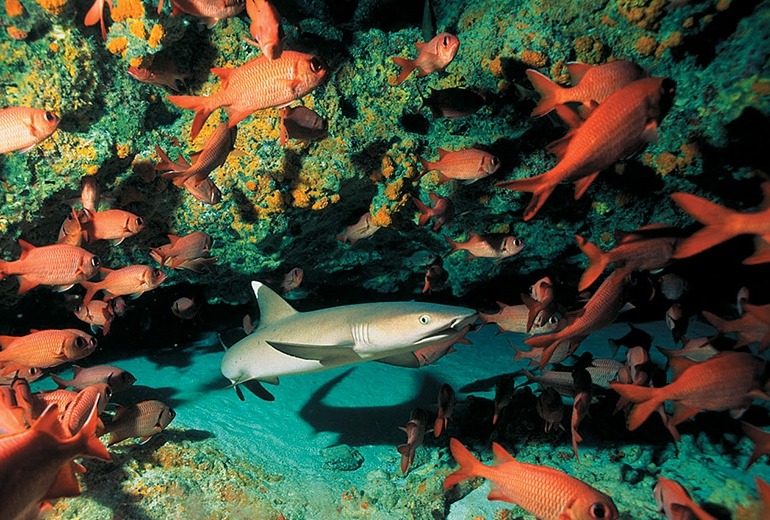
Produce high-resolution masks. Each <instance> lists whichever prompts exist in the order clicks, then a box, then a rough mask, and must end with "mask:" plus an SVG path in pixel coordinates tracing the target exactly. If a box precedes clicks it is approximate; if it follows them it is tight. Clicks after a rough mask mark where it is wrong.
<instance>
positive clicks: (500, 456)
mask: <svg viewBox="0 0 770 520" xmlns="http://www.w3.org/2000/svg"><path fill="white" fill-rule="evenodd" d="M492 454H493V455H494V456H495V465H499V464H505V463H506V462H516V459H514V458H513V456H512V455H511V454H510V453H508V452H507V451H505V448H503V447H502V446H500V445H499V444H497V443H496V442H493V443H492Z"/></svg>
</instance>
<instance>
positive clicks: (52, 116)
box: [43, 111, 58, 123]
mask: <svg viewBox="0 0 770 520" xmlns="http://www.w3.org/2000/svg"><path fill="white" fill-rule="evenodd" d="M43 117H45V120H46V121H48V122H49V123H53V122H54V121H56V120H57V119H58V118H57V117H56V114H54V113H53V112H49V111H46V113H45V114H44V115H43Z"/></svg>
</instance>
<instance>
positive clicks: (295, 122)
mask: <svg viewBox="0 0 770 520" xmlns="http://www.w3.org/2000/svg"><path fill="white" fill-rule="evenodd" d="M328 133H329V131H328V129H327V124H326V120H325V119H324V118H322V117H321V116H320V115H318V113H316V112H315V111H314V110H310V109H309V108H307V107H303V106H298V107H294V108H289V107H284V108H282V109H281V136H280V140H281V146H285V145H286V141H288V140H289V139H297V140H299V141H318V140H320V139H323V138H324V137H326V134H328Z"/></svg>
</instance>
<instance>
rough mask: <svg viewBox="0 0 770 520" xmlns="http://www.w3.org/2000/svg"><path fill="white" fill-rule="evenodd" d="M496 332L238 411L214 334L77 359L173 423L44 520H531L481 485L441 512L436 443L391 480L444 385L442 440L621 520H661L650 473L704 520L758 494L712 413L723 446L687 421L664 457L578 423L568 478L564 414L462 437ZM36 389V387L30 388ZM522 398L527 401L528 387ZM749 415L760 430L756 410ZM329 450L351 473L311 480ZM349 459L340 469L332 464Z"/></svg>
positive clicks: (446, 466) (594, 344)
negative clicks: (577, 484)
mask: <svg viewBox="0 0 770 520" xmlns="http://www.w3.org/2000/svg"><path fill="white" fill-rule="evenodd" d="M638 325H639V326H640V327H641V328H642V329H644V330H646V331H648V332H650V333H652V334H653V335H654V336H655V341H654V343H653V344H654V345H660V346H662V347H666V348H670V347H672V346H673V342H672V340H671V335H670V333H669V331H668V329H666V328H665V324H664V323H662V322H660V323H642V324H638ZM496 330H497V327H496V326H486V327H484V328H483V329H481V330H480V331H474V332H471V333H470V334H469V335H468V338H469V339H470V340H471V341H472V342H473V344H472V345H458V346H457V352H455V353H453V354H451V355H448V356H446V357H444V358H442V359H440V360H439V361H438V362H437V363H436V364H434V365H432V366H428V367H424V368H422V369H419V370H413V369H405V368H399V367H393V366H389V365H385V364H381V363H376V362H368V363H363V364H359V365H357V366H355V367H353V368H342V369H333V370H328V371H325V372H319V373H314V374H305V375H299V376H291V377H285V378H282V380H281V382H280V385H279V386H277V387H274V386H270V385H267V388H268V389H269V390H270V391H272V392H273V393H274V395H275V401H274V402H266V401H262V400H259V399H258V398H256V397H255V396H253V395H251V394H249V393H246V402H241V401H240V400H238V398H237V397H236V394H235V392H234V391H233V390H226V389H224V387H225V386H226V384H227V381H226V380H224V379H223V377H222V376H221V374H220V372H219V362H220V359H221V357H222V348H221V346H220V345H219V342H218V339H217V336H216V335H215V334H211V335H209V336H205V337H202V338H200V340H199V341H197V342H195V343H192V344H189V345H186V346H173V347H172V346H169V348H168V349H164V350H161V351H157V352H155V353H153V354H152V355H149V356H139V357H131V358H120V356H114V357H111V358H107V356H106V355H104V354H102V355H101V359H89V360H87V361H89V364H96V363H98V362H105V361H109V362H111V363H113V364H116V365H119V366H120V367H122V368H124V369H126V370H129V371H130V372H132V373H133V374H134V375H135V376H136V378H137V383H136V386H135V388H134V389H132V390H130V391H129V392H128V393H124V394H119V395H116V396H115V398H114V399H113V401H115V402H122V403H127V404H128V403H131V402H135V401H138V400H140V399H144V398H153V397H154V398H160V399H162V400H165V401H166V402H168V403H169V404H171V405H173V407H174V409H175V410H176V413H177V416H176V419H175V420H174V422H173V423H172V424H171V426H170V427H169V429H168V430H167V431H166V432H164V433H163V434H161V435H160V436H158V437H156V438H154V439H152V440H151V441H150V442H149V443H147V444H146V445H143V446H140V445H138V444H135V442H134V441H131V440H130V441H126V442H124V443H121V444H119V445H116V446H113V447H112V448H111V452H112V454H113V457H114V459H115V460H114V462H113V463H112V464H105V463H102V462H98V461H87V463H86V465H87V467H88V468H89V472H88V473H87V474H86V476H85V479H84V483H85V486H84V487H85V488H86V489H85V490H84V493H83V495H82V496H81V497H79V498H74V499H65V500H62V501H60V502H59V503H58V504H57V506H56V509H55V512H54V514H53V516H52V517H51V518H53V519H59V518H81V519H101V518H104V519H109V518H115V519H134V518H137V519H154V518H185V519H197V518H255V519H261V518H265V519H269V518H282V517H281V516H280V515H283V517H284V518H287V519H301V518H308V519H311V518H312V519H316V518H317V519H324V518H342V517H347V518H383V519H389V518H429V519H434V518H443V517H444V514H447V516H446V518H449V519H452V520H466V519H468V520H470V519H476V518H484V519H490V520H491V519H505V518H532V517H531V516H529V515H527V514H526V513H524V512H523V510H521V509H520V508H517V507H514V506H512V505H511V504H508V503H505V502H490V501H488V500H487V499H486V495H487V493H488V492H489V483H487V482H484V483H483V484H482V485H481V486H480V487H478V488H477V489H473V488H474V487H475V486H476V485H477V484H479V483H481V481H480V480H475V481H470V485H466V486H464V487H463V488H462V489H461V491H459V492H457V491H455V492H454V493H451V494H449V495H447V496H448V497H450V500H456V501H454V502H452V503H451V505H449V506H448V507H447V508H446V509H445V508H444V505H443V499H442V496H443V495H442V491H441V483H442V482H443V478H444V476H445V475H446V474H447V473H448V472H449V471H450V468H452V467H454V461H453V460H452V459H451V456H450V454H449V452H448V449H447V445H448V436H447V435H446V434H444V435H442V437H441V438H440V439H433V436H432V435H430V436H429V438H428V437H426V439H427V441H426V444H427V447H426V448H420V450H418V454H417V460H416V462H415V465H414V466H413V467H412V468H411V469H410V471H409V474H408V475H407V477H404V476H402V475H401V472H400V469H399V461H400V456H399V454H398V453H397V452H396V446H397V445H398V444H400V443H402V442H405V437H406V436H405V434H404V433H403V432H402V431H400V430H399V429H398V427H399V426H401V425H403V424H405V423H406V422H407V421H408V419H409V414H410V411H411V410H412V409H413V408H415V407H418V406H419V407H423V408H425V409H427V410H429V411H430V412H431V413H434V412H435V410H436V405H435V402H436V396H437V394H438V389H439V387H440V385H441V384H442V383H444V382H446V383H449V384H450V385H452V386H453V388H454V389H455V390H456V391H457V393H458V405H457V407H456V411H455V415H456V416H457V417H459V419H458V421H456V422H455V423H453V424H450V426H449V434H450V435H454V436H457V437H458V438H460V440H462V441H463V442H464V444H466V445H469V446H470V447H471V449H472V450H473V451H474V452H475V453H477V454H480V455H481V456H482V460H484V461H485V462H487V463H490V462H491V461H490V459H491V454H490V451H491V450H490V448H489V447H490V439H496V440H498V441H500V442H501V443H502V444H503V445H504V446H506V448H508V449H509V451H511V452H512V454H513V455H514V456H516V457H518V458H519V459H520V460H522V461H525V462H536V463H542V464H546V465H550V466H555V467H558V468H559V469H561V470H563V471H566V472H568V473H569V474H571V475H574V476H577V477H579V478H581V479H583V480H585V481H587V482H589V483H591V484H592V485H594V486H595V487H597V488H599V489H601V490H602V491H604V492H606V493H608V494H610V495H611V496H612V497H613V498H614V501H615V503H616V504H617V506H618V508H619V510H620V512H621V518H623V519H646V518H661V516H660V515H658V514H657V513H656V512H655V511H654V501H653V497H652V485H653V483H654V482H655V478H656V476H657V474H659V473H662V474H663V475H664V476H667V477H669V478H673V479H675V480H679V481H680V482H682V483H683V484H685V486H686V487H687V489H689V490H690V492H691V493H692V494H693V496H694V498H695V499H696V500H697V501H699V502H700V503H704V502H707V503H709V504H711V505H721V506H724V507H725V508H726V509H722V510H720V508H719V507H718V506H717V507H716V508H714V509H712V512H716V513H717V514H718V515H720V514H721V516H719V517H720V518H730V516H726V515H725V513H727V511H728V510H729V511H730V512H731V513H732V518H751V517H750V516H747V510H746V508H749V510H750V508H751V507H752V505H753V501H754V500H755V498H756V491H755V488H754V481H753V477H754V476H755V475H759V476H761V477H762V478H764V479H765V480H770V466H768V462H767V460H766V458H763V459H762V460H760V461H759V462H757V463H756V464H755V465H754V466H753V467H752V468H751V469H750V470H749V471H748V472H746V473H745V472H744V471H743V466H744V465H745V463H746V460H747V457H748V453H749V451H750V449H751V446H752V445H751V443H750V441H749V440H748V439H746V438H743V436H742V435H741V434H740V433H739V432H740V429H739V427H738V426H737V425H738V424H739V423H737V421H734V420H733V419H731V418H729V416H728V415H727V413H723V414H707V416H712V418H713V419H714V420H715V422H716V423H717V424H724V425H725V428H724V429H725V431H726V433H723V434H722V435H720V434H719V433H717V434H716V435H715V434H714V432H713V431H711V432H709V433H708V434H706V433H699V432H698V430H697V429H695V428H696V427H697V426H698V424H700V423H699V422H696V423H693V424H692V425H690V426H686V425H682V426H681V427H680V431H682V432H683V434H684V435H683V440H682V441H681V442H680V443H679V445H678V446H676V447H675V445H674V443H673V441H672V440H671V439H670V437H669V438H666V435H667V434H666V433H665V430H663V429H662V427H659V425H658V424H653V425H651V427H650V430H652V431H653V433H654V434H657V433H659V434H660V437H659V441H658V442H649V441H648V440H643V441H640V442H636V441H633V440H631V439H629V438H625V439H624V438H622V432H620V433H621V435H615V436H614V437H612V438H611V439H609V440H605V439H602V438H601V437H602V436H603V434H602V432H603V431H605V426H604V425H602V424H596V423H595V422H596V421H598V420H603V421H607V419H606V418H604V417H603V412H600V413H597V414H595V415H598V416H599V417H598V418H595V417H589V418H587V419H586V420H585V421H584V423H583V425H582V426H581V428H580V431H581V433H582V434H583V436H584V442H583V443H582V444H581V445H580V455H581V462H580V463H578V462H577V461H575V460H574V458H572V457H571V453H572V449H571V446H570V436H569V433H568V432H569V422H568V421H569V409H566V410H565V418H564V424H565V427H566V428H567V432H566V433H565V432H561V433H556V434H550V435H543V434H542V433H541V431H542V421H540V419H539V417H537V416H536V415H533V414H534V413H535V412H534V411H532V410H517V409H516V404H517V402H518V401H514V402H513V403H512V404H511V405H510V407H509V409H508V411H507V412H506V413H507V416H504V418H503V419H502V420H501V423H502V425H501V426H498V427H497V428H496V429H495V430H491V429H490V428H489V427H488V426H487V425H483V426H481V427H480V428H479V429H478V431H475V432H474V431H473V430H471V429H469V427H468V424H469V423H470V422H472V420H471V419H469V417H470V416H471V414H472V413H476V414H477V415H478V417H479V419H477V420H478V421H479V422H480V423H481V422H486V421H488V420H489V419H490V416H489V415H485V414H484V413H481V414H479V413H478V410H486V411H489V410H490V408H489V406H491V405H490V404H489V403H488V402H486V401H484V400H483V399H477V398H487V399H492V397H493V395H494V388H493V384H492V383H491V381H493V380H494V377H495V376H497V375H500V374H505V373H511V372H516V371H517V370H519V369H520V368H522V367H523V366H524V363H523V362H514V361H513V350H512V348H511V344H514V345H519V346H520V345H522V342H523V340H524V339H525V338H524V336H522V335H517V334H510V333H506V334H500V335H497V334H496ZM627 330H628V327H627V325H626V324H625V323H623V322H617V323H615V324H614V325H612V326H610V327H608V328H606V329H605V330H602V331H600V332H599V333H596V334H593V335H591V336H590V337H589V338H588V339H587V340H586V341H585V342H584V343H583V347H582V348H581V350H582V349H590V350H592V351H593V353H594V355H595V356H596V357H603V356H607V355H609V348H608V343H607V339H608V338H612V337H620V336H622V335H623V334H625V333H626V332H627ZM710 332H711V329H710V327H709V326H708V325H704V324H701V323H693V324H692V325H691V327H690V332H689V336H691V337H694V336H696V335H701V334H705V333H710ZM579 352H580V351H579ZM653 352H655V349H653ZM656 353H657V352H656ZM84 365H85V363H84ZM68 373H69V371H67V372H64V374H65V375H67V374H68ZM490 378H492V379H490ZM516 381H517V389H519V387H520V385H522V384H523V383H524V381H525V380H524V378H523V376H517V378H516ZM51 385H52V382H51V381H50V380H43V381H41V382H39V383H38V384H36V387H37V388H40V387H50V386H51ZM468 385H470V386H468ZM464 387H465V388H464ZM532 388H533V389H534V390H536V393H538V392H539V390H537V385H532ZM463 390H465V391H463ZM470 390H472V392H470V393H469V392H468V391H470ZM471 394H472V395H473V396H474V397H472V398H470V399H469V395H471ZM523 395H525V396H528V394H526V393H525V394H523ZM469 403H473V406H470V405H469ZM566 403H567V405H569V401H566ZM755 403H756V405H757V406H762V405H761V404H759V403H757V402H755ZM482 405H486V406H482ZM597 407H599V405H596V404H595V405H594V406H593V407H592V410H595V409H596V408H597ZM472 410H475V411H472ZM489 413H491V412H489ZM749 414H754V415H755V416H757V415H763V416H765V417H766V415H767V414H766V412H765V410H761V409H760V410H750V412H749ZM701 415H703V414H701ZM649 421H650V422H656V421H658V419H657V418H655V417H653V418H651V419H650V420H649ZM658 422H659V421H658ZM459 423H463V426H462V431H461V430H460V425H459ZM763 426H766V425H763ZM521 428H524V429H529V430H530V432H531V435H530V436H529V439H528V440H525V441H522V440H521V439H517V438H516V437H514V436H511V435H510V432H511V431H521ZM490 432H491V433H490ZM655 432H657V433H655ZM720 437H721V438H720ZM483 438H486V439H487V440H480V439H483ZM636 438H637V439H639V438H640V437H639V436H636ZM103 440H106V437H105V438H104V439H103ZM339 444H345V445H348V446H350V447H351V448H353V449H355V450H357V451H358V452H359V453H360V454H361V456H362V457H363V464H362V465H361V466H360V468H358V469H356V470H353V471H338V470H334V469H328V468H324V461H325V460H326V459H325V458H324V457H323V456H322V455H321V450H324V449H325V448H327V447H330V446H335V445H339ZM349 460H350V459H349V458H346V457H342V458H341V462H339V463H340V464H343V463H346V462H349ZM462 495H465V496H462ZM460 496H462V498H459V497H460ZM458 498H459V499H458ZM447 502H449V500H448V501H447ZM711 505H710V506H709V507H711ZM434 510H435V511H434Z"/></svg>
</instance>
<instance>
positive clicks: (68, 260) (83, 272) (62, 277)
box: [0, 239, 101, 294]
mask: <svg viewBox="0 0 770 520" xmlns="http://www.w3.org/2000/svg"><path fill="white" fill-rule="evenodd" d="M19 245H20V246H21V256H20V257H19V259H18V260H16V261H13V262H7V261H5V260H0V280H2V279H3V278H5V277H7V276H10V275H16V276H18V278H19V294H23V293H25V292H27V291H29V290H30V289H32V288H34V287H37V286H38V285H51V286H54V287H55V289H56V290H57V291H66V290H67V289H69V288H70V287H72V286H73V285H74V284H76V283H80V282H82V281H85V280H88V279H89V278H91V277H93V276H94V275H95V274H96V273H97V271H99V267H100V265H101V262H100V261H99V257H98V256H96V255H93V254H91V253H89V252H88V251H86V250H85V249H81V248H79V247H75V246H71V245H69V244H53V245H50V246H41V247H35V246H33V245H32V244H30V243H29V242H27V241H25V240H21V239H19Z"/></svg>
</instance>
